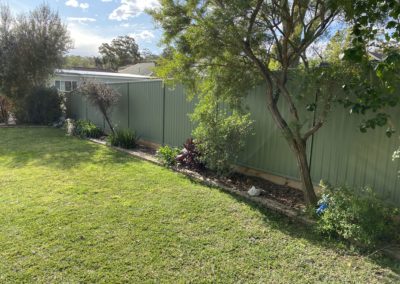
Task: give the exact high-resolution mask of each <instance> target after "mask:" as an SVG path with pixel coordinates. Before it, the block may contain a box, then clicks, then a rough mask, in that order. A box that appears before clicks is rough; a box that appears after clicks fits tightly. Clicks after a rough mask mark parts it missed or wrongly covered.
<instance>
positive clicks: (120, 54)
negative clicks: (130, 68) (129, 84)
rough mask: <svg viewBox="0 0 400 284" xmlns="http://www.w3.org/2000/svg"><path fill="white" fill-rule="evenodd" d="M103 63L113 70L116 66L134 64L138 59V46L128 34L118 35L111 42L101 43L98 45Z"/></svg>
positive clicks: (116, 68) (115, 69)
mask: <svg viewBox="0 0 400 284" xmlns="http://www.w3.org/2000/svg"><path fill="white" fill-rule="evenodd" d="M99 53H100V54H101V56H102V60H103V64H104V65H105V66H106V67H107V68H109V69H111V70H114V71H117V70H118V67H121V66H125V65H129V64H135V63H137V62H139V60H140V52H139V46H138V44H137V43H136V42H135V39H134V38H133V37H130V36H119V37H117V38H115V39H113V40H112V41H111V44H108V43H103V44H102V45H101V46H100V47H99Z"/></svg>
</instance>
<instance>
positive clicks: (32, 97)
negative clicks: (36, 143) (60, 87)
mask: <svg viewBox="0 0 400 284" xmlns="http://www.w3.org/2000/svg"><path fill="white" fill-rule="evenodd" d="M62 101H63V100H62V96H61V94H59V93H58V91H57V89H56V88H48V87H44V86H41V87H34V88H33V89H32V90H31V91H30V92H28V93H27V94H25V95H24V96H22V97H21V98H19V99H18V100H15V102H14V103H15V105H14V112H15V117H16V119H17V122H18V123H29V124H41V125H48V124H52V123H54V122H57V121H58V120H59V119H60V118H61V117H62V115H63V113H62V109H61V105H62Z"/></svg>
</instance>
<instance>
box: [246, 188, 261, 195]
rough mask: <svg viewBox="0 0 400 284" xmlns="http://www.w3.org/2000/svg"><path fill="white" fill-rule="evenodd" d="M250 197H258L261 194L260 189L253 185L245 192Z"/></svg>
mask: <svg viewBox="0 0 400 284" xmlns="http://www.w3.org/2000/svg"><path fill="white" fill-rule="evenodd" d="M247 193H248V194H249V195H250V196H259V195H260V194H261V189H259V188H256V187H255V186H254V185H253V186H252V187H251V188H250V189H249V191H248V192H247Z"/></svg>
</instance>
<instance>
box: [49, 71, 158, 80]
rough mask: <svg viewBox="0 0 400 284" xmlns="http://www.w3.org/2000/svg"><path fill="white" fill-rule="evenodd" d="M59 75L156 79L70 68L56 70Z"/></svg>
mask: <svg viewBox="0 0 400 284" xmlns="http://www.w3.org/2000/svg"><path fill="white" fill-rule="evenodd" d="M56 74H57V75H78V76H89V77H109V78H126V79H132V78H137V79H154V77H151V76H143V75H135V74H126V73H114V72H102V71H101V72H99V71H88V70H70V69H58V70H56Z"/></svg>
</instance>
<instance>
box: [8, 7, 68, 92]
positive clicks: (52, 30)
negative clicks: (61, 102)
mask: <svg viewBox="0 0 400 284" xmlns="http://www.w3.org/2000/svg"><path fill="white" fill-rule="evenodd" d="M0 15H1V22H0V86H1V88H2V91H3V93H4V94H5V95H7V96H10V97H13V98H20V97H23V95H24V92H26V90H29V89H30V88H32V87H37V86H40V85H44V84H45V83H46V82H47V79H48V78H49V76H51V75H52V74H53V73H54V71H55V69H56V68H59V67H61V65H62V62H63V55H64V54H65V53H66V52H67V51H68V49H69V48H70V47H71V40H70V38H69V35H68V32H67V28H66V26H65V25H64V24H63V23H62V21H61V19H60V17H59V15H58V13H56V12H53V11H51V10H50V8H49V7H48V6H47V5H40V6H39V7H38V8H36V9H35V10H33V11H31V12H29V13H27V14H21V15H18V17H16V18H15V17H14V16H13V15H12V14H11V12H10V10H9V8H8V7H7V6H1V7H0Z"/></svg>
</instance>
